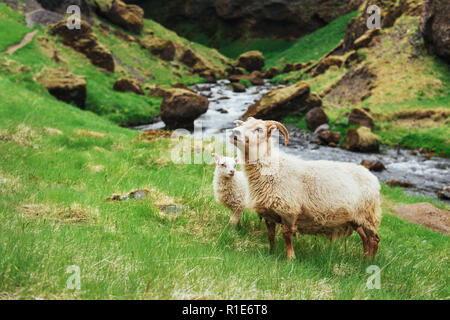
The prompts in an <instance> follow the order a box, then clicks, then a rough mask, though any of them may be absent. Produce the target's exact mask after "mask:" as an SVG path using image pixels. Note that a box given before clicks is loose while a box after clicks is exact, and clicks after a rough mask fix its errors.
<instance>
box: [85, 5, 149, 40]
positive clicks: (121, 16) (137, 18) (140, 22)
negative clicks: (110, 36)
mask: <svg viewBox="0 0 450 320" xmlns="http://www.w3.org/2000/svg"><path fill="white" fill-rule="evenodd" d="M90 2H92V3H93V4H94V5H95V6H96V9H97V12H98V13H99V14H100V15H102V16H103V17H105V18H107V19H108V20H109V21H111V22H112V23H114V24H117V25H118V26H121V27H122V28H124V29H126V30H128V31H131V32H133V33H136V34H140V33H141V31H142V28H143V27H144V10H142V8H141V7H139V6H137V5H127V4H125V3H124V2H122V1H120V0H112V1H111V0H91V1H90Z"/></svg>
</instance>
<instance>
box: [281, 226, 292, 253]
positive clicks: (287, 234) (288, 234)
mask: <svg viewBox="0 0 450 320" xmlns="http://www.w3.org/2000/svg"><path fill="white" fill-rule="evenodd" d="M292 229H293V228H292V227H291V226H289V225H287V224H283V237H284V241H285V242H286V249H287V259H288V260H291V259H292V258H294V259H295V252H294V247H293V246H292V236H293V235H294V233H295V231H293V230H292Z"/></svg>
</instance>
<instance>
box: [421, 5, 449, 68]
mask: <svg viewBox="0 0 450 320" xmlns="http://www.w3.org/2000/svg"><path fill="white" fill-rule="evenodd" d="M419 27H420V31H421V33H422V35H423V38H424V40H425V44H426V46H427V47H428V49H429V50H430V51H432V52H434V53H435V54H436V55H438V56H440V57H441V58H443V59H444V60H445V61H446V62H447V63H450V1H448V0H427V1H425V6H424V10H423V14H422V17H421V19H420V25H419Z"/></svg>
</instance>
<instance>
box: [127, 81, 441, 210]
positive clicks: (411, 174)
mask: <svg viewBox="0 0 450 320" xmlns="http://www.w3.org/2000/svg"><path fill="white" fill-rule="evenodd" d="M228 84H229V82H228V80H220V81H218V82H217V83H214V84H209V83H208V84H198V85H194V86H192V87H191V89H193V90H194V91H195V92H197V93H198V94H202V95H204V96H206V97H207V98H208V99H209V101H210V103H209V108H208V111H207V112H206V113H205V114H203V115H202V116H200V117H199V118H198V119H197V120H196V125H200V124H201V126H202V134H203V136H211V135H217V134H221V133H223V132H224V131H225V130H226V129H229V128H233V127H234V124H233V121H234V120H236V119H239V117H240V116H241V115H242V114H243V113H244V112H245V111H246V110H247V108H248V107H249V106H250V105H252V104H253V103H254V102H255V101H256V100H258V99H259V98H261V96H262V95H263V94H264V93H266V92H268V91H269V90H270V89H272V88H274V86H273V85H272V84H270V83H269V82H266V83H265V85H263V86H253V87H250V88H248V89H247V91H246V92H243V93H235V92H233V90H232V89H231V88H230V87H229V86H228ZM160 128H164V123H163V122H162V121H159V122H156V123H153V124H149V125H144V126H139V127H135V129H138V130H142V131H145V130H150V129H160ZM290 133H291V140H290V143H289V146H288V147H282V148H283V149H284V150H285V151H286V152H288V153H292V154H296V155H298V156H300V157H301V158H302V159H305V160H319V159H321V160H334V161H345V162H354V163H358V164H359V163H361V161H362V160H379V161H381V162H382V163H383V164H384V165H385V167H386V170H384V171H382V172H373V173H374V174H375V175H376V176H377V177H378V178H379V179H380V180H381V181H388V180H391V179H394V180H398V181H407V182H410V183H412V184H413V185H414V186H413V187H411V188H407V189H405V190H406V192H408V193H411V194H417V195H428V196H431V197H434V198H436V197H437V195H436V192H437V191H438V190H440V189H441V188H442V187H443V186H446V185H450V159H446V158H439V157H433V158H431V159H429V160H428V159H426V158H425V157H424V156H423V155H421V154H420V152H417V155H412V154H411V150H406V149H393V148H388V147H381V150H380V153H377V154H373V153H372V154H368V153H359V152H351V151H347V150H344V149H341V148H331V147H326V146H319V145H317V144H316V143H312V142H311V141H310V140H311V135H310V134H306V133H305V132H302V131H298V130H290ZM447 202H448V201H447Z"/></svg>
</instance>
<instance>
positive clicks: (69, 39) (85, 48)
mask: <svg viewBox="0 0 450 320" xmlns="http://www.w3.org/2000/svg"><path fill="white" fill-rule="evenodd" d="M51 32H52V33H53V34H56V35H60V36H61V37H62V38H63V42H64V44H65V45H67V46H69V47H72V48H73V49H75V50H77V51H79V52H81V53H83V54H84V55H85V56H86V57H87V58H89V60H91V62H92V64H94V65H96V66H99V67H101V68H104V69H106V70H108V71H111V72H114V58H113V56H112V54H111V52H109V51H108V50H106V49H105V47H103V46H102V45H101V44H100V43H99V42H98V41H97V37H96V36H95V34H94V33H93V32H92V28H91V26H90V25H89V23H87V22H86V21H84V20H82V21H81V26H80V29H69V28H67V22H66V20H64V21H60V22H58V23H57V24H54V25H52V26H51Z"/></svg>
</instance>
